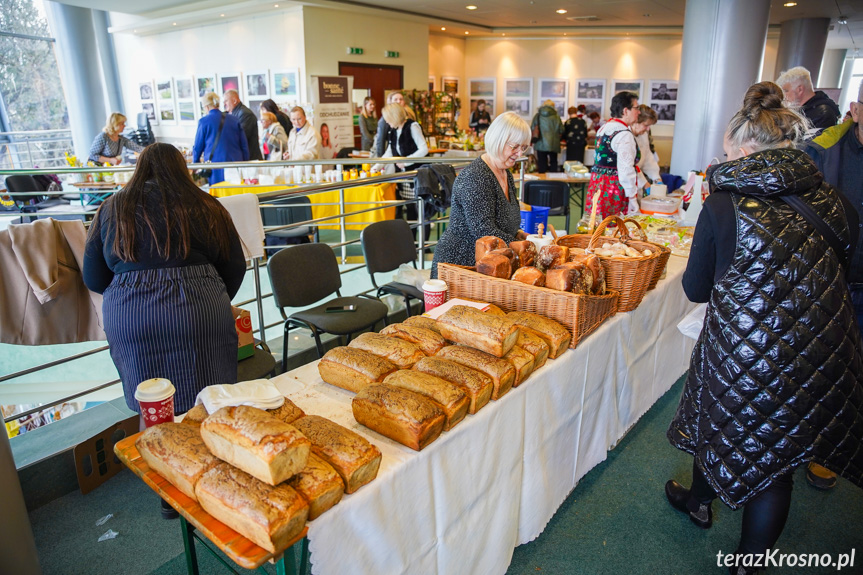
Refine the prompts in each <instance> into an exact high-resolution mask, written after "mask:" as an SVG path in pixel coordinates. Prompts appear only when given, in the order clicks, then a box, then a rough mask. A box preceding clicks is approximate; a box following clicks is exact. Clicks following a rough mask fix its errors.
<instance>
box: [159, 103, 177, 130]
mask: <svg viewBox="0 0 863 575" xmlns="http://www.w3.org/2000/svg"><path fill="white" fill-rule="evenodd" d="M159 121H160V122H161V123H163V124H176V123H177V115H176V111H175V110H174V101H173V100H171V101H170V102H167V101H160V102H159Z"/></svg>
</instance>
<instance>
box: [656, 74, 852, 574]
mask: <svg viewBox="0 0 863 575" xmlns="http://www.w3.org/2000/svg"><path fill="white" fill-rule="evenodd" d="M807 127H808V124H807V122H806V120H804V119H803V118H802V117H801V116H799V115H798V114H797V113H796V112H794V111H792V110H790V109H788V108H786V107H785V106H784V104H783V94H782V90H781V89H780V88H779V87H778V86H777V85H775V84H773V83H771V82H762V83H760V84H755V85H754V86H752V87H750V88H749V90H748V91H747V93H746V96H745V99H744V103H743V108H742V109H741V110H740V111H739V112H738V113H737V114H736V115H735V116H734V118H732V120H731V122H730V124H729V126H728V130H727V132H726V134H725V151H726V155H727V157H728V162H726V163H723V164H719V165H717V166H715V167H713V168H712V169H711V170H709V172H708V179H709V182H710V186H711V192H712V193H711V195H710V197H709V198H708V199H707V200H706V201H705V203H704V208H703V211H702V212H701V214H700V216H699V218H698V225H697V227H696V230H695V237H694V241H693V244H692V250H691V255H690V258H689V263H688V264H687V268H686V273H685V274H684V276H683V286H684V289H685V291H686V294H687V296H688V297H689V299H691V300H692V301H696V302H707V313H706V317H705V320H704V328H703V330H702V332H701V335H700V337H699V339H698V342H697V343H696V345H695V349H694V350H693V353H692V360H691V364H690V370H689V377H688V380H687V382H686V385H685V387H684V391H683V397H682V398H681V400H680V405H679V407H678V410H677V414H676V415H675V417H674V420H673V421H672V423H671V426H670V428H669V430H668V438H669V440H670V441H671V443H672V444H673V445H674V446H675V447H677V448H679V449H682V450H684V451H686V452H688V453H690V454H692V455H693V456H694V462H693V467H692V475H693V477H692V485H691V487H690V488H689V489H686V488H684V487H683V486H682V485H680V484H678V483H677V482H676V481H673V480H672V481H669V482H668V483H666V485H665V493H666V497H667V498H668V500H669V502H670V503H671V505H672V506H673V507H674V508H675V509H677V510H679V511H681V512H683V513H686V514H687V515H688V516H689V518H690V520H691V521H692V522H693V523H695V524H696V525H698V526H699V527H701V528H704V529H706V528H709V527H710V526H711V524H712V508H711V503H712V501H713V499H715V498H716V497H719V498H720V499H721V500H722V501H723V502H724V503H725V504H726V505H728V506H729V507H731V508H732V509H738V508H740V507H743V508H744V512H743V528H742V534H741V538H740V542H739V545H738V548H737V550H736V554H737V558H736V559H739V561H737V563H742V562H743V556H745V555H753V556H757V555H758V554H763V553H764V552H765V551H767V550H769V549H771V548H773V546H774V545H775V543H776V541H777V539H778V538H779V535H780V534H781V532H782V529H783V527H784V525H785V521H786V519H787V517H788V511H789V508H790V503H791V489H792V480H791V476H792V473H793V471H794V469H795V468H796V467H798V466H800V465H802V464H805V463H808V462H810V461H812V462H815V463H818V464H820V465H823V466H825V467H827V468H828V469H831V470H833V471H835V472H836V473H838V474H839V475H842V476H843V477H845V478H846V479H848V480H849V481H851V482H852V483H854V484H856V485H858V486H863V449H861V441H863V411H861V410H863V359H861V338H860V329H859V327H858V325H857V322H856V320H855V316H854V311H853V307H852V305H851V299H850V295H849V292H848V286H847V284H846V282H845V277H844V270H843V266H846V265H847V262H848V261H849V254H850V251H851V249H852V246H854V245H856V237H855V235H856V232H857V227H858V225H857V221H856V220H857V218H856V213H855V212H854V209H853V207H852V206H850V205H849V204H848V203H847V200H845V199H844V198H843V197H842V196H841V195H839V194H838V193H837V192H836V191H835V190H834V189H833V188H831V187H830V186H829V185H827V184H824V183H823V181H822V176H821V174H820V173H819V172H818V170H817V168H816V167H815V165H814V164H813V163H812V162H811V161H810V160H809V158H808V156H806V154H805V153H803V152H801V151H799V150H797V149H795V144H797V143H798V142H799V140H800V139H801V138H802V137H803V135H804V134H805V132H806V128H807ZM849 224H850V225H849ZM747 564H748V563H747ZM729 570H730V573H732V574H744V573H745V574H749V573H755V572H756V569H755V568H754V567H749V566H743V565H739V564H735V561H732V562H731V565H729Z"/></svg>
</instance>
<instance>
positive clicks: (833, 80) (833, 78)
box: [812, 49, 848, 88]
mask: <svg viewBox="0 0 863 575" xmlns="http://www.w3.org/2000/svg"><path fill="white" fill-rule="evenodd" d="M847 54H848V50H845V49H842V50H824V59H823V60H822V61H821V75H820V76H819V77H818V78H812V82H813V83H814V84H815V86H816V87H818V88H839V87H840V82H841V81H842V68H843V67H844V66H845V56H846V55H847Z"/></svg>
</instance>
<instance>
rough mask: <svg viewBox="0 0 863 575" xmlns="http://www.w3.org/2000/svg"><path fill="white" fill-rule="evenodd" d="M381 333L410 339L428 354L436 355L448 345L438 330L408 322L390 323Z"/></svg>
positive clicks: (406, 339)
mask: <svg viewBox="0 0 863 575" xmlns="http://www.w3.org/2000/svg"><path fill="white" fill-rule="evenodd" d="M381 333H382V334H383V335H388V336H391V337H397V338H399V339H403V340H405V341H409V342H411V343H412V344H414V345H416V346H417V347H419V348H420V350H421V351H422V352H423V353H424V354H426V355H434V354H436V353H437V352H439V351H440V350H442V349H443V348H445V347H446V340H445V339H444V338H443V336H442V335H441V334H439V333H438V332H436V331H432V330H430V329H426V328H424V327H417V326H415V325H410V324H406V323H394V324H392V325H388V326H387V327H385V328H384V329H382V330H381Z"/></svg>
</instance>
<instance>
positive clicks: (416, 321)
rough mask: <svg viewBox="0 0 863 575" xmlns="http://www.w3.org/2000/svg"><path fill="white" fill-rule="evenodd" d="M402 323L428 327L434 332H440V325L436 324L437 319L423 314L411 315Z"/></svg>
mask: <svg viewBox="0 0 863 575" xmlns="http://www.w3.org/2000/svg"><path fill="white" fill-rule="evenodd" d="M402 323H404V324H407V325H415V326H417V327H421V328H424V329H430V330H431V331H433V332H435V333H440V327H439V326H438V324H437V320H436V319H432V318H430V317H427V316H424V315H412V316H410V317H409V318H406V319H405V320H404V321H403V322H402Z"/></svg>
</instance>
